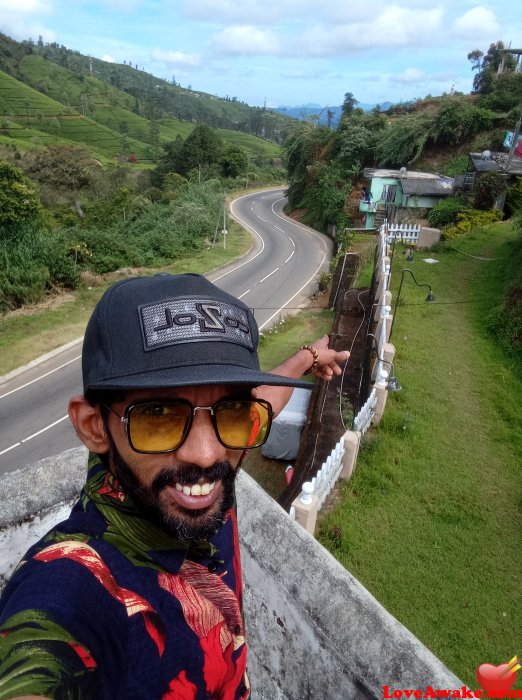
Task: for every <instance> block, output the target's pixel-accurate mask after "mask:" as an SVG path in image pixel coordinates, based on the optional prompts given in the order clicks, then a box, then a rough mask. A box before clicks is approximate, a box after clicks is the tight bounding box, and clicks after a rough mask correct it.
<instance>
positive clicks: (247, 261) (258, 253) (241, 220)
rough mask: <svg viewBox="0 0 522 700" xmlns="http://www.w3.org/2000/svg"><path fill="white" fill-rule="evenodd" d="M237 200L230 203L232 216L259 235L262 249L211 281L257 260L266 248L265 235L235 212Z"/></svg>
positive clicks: (215, 280)
mask: <svg viewBox="0 0 522 700" xmlns="http://www.w3.org/2000/svg"><path fill="white" fill-rule="evenodd" d="M243 196H244V197H250V195H247V194H246V195H243ZM238 199H243V197H238ZM237 201H238V200H237V199H236V200H234V201H233V202H232V203H231V205H230V213H231V214H232V216H233V217H234V219H235V220H236V221H237V222H238V223H239V224H241V225H242V226H244V227H245V228H246V229H247V230H248V231H250V232H251V233H252V234H253V235H254V236H257V237H258V238H259V240H260V241H261V250H259V251H258V252H257V253H256V254H255V255H254V256H252V257H251V258H248V260H245V261H244V262H242V263H240V264H239V265H236V266H235V267H233V268H232V269H230V270H227V272H224V273H223V274H222V275H219V277H214V279H213V280H211V282H217V281H218V280H220V279H222V278H223V277H226V276H227V275H230V274H231V273H232V272H235V271H236V270H239V268H240V267H243V265H248V264H249V263H251V262H252V260H255V259H256V258H257V256H258V255H261V253H262V252H263V251H264V249H265V241H264V240H263V237H262V236H261V235H260V234H259V233H258V232H257V231H256V230H255V228H252V226H250V224H247V222H246V221H243V219H241V218H240V217H239V216H238V215H237V214H235V213H234V204H235V203H236V202H237Z"/></svg>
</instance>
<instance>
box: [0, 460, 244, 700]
mask: <svg viewBox="0 0 522 700" xmlns="http://www.w3.org/2000/svg"><path fill="white" fill-rule="evenodd" d="M19 695H42V696H44V697H49V698H59V699H62V698H63V699H65V698H71V699H72V698H74V699H75V700H76V699H84V698H89V699H92V700H105V699H107V700H108V699H109V698H110V699H112V700H133V699H136V700H138V699H139V700H147V699H148V698H150V699H151V700H152V699H154V700H178V699H179V700H203V698H205V699H213V700H217V699H218V698H219V699H221V700H245V699H246V698H248V697H249V689H248V680H247V676H246V644H245V637H244V626H243V620H242V613H241V569H240V561H239V542H238V536H237V524H236V516H235V512H233V511H231V512H230V513H229V514H228V517H227V519H226V521H225V523H224V525H223V527H222V528H221V529H220V531H219V532H218V533H217V534H216V535H215V536H214V537H213V538H212V540H211V541H210V542H205V543H198V544H197V545H195V546H188V545H186V544H185V543H182V542H180V541H178V540H176V539H174V538H173V537H172V536H170V535H168V534H166V533H165V532H164V531H163V530H161V529H160V528H158V527H156V526H155V525H154V524H153V523H151V522H150V521H148V520H146V519H144V518H142V517H141V516H140V513H139V512H138V510H137V509H136V508H135V507H134V505H133V503H132V500H131V498H130V497H129V496H127V495H126V494H125V493H124V492H123V491H122V490H121V488H120V487H119V485H118V482H117V481H116V480H115V479H114V478H113V476H112V475H110V474H109V473H108V472H107V471H106V470H105V468H104V467H103V465H102V464H101V463H100V461H99V458H97V457H95V456H91V459H90V461H89V474H88V479H87V483H86V485H85V487H84V489H83V491H82V493H81V496H80V500H79V501H78V503H77V504H76V506H75V507H74V508H73V510H72V511H71V514H70V516H69V518H68V519H67V520H66V521H64V522H63V523H61V524H60V525H57V526H56V527H55V528H54V529H53V530H52V531H51V532H50V533H48V534H47V535H46V536H45V537H44V538H43V539H42V540H40V542H38V543H37V544H36V545H34V546H33V547H32V548H31V549H30V550H29V551H28V552H27V554H26V556H25V558H24V559H23V560H22V562H21V563H20V564H19V565H18V567H17V569H16V571H15V573H14V574H13V576H12V578H11V580H10V581H9V583H8V584H7V586H6V588H5V590H4V592H3V595H2V598H1V600H0V698H1V699H3V698H12V697H16V696H19Z"/></svg>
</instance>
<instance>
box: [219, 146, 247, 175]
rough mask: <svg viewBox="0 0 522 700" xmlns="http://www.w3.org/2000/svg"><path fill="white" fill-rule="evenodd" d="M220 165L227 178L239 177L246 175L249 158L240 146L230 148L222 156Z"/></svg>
mask: <svg viewBox="0 0 522 700" xmlns="http://www.w3.org/2000/svg"><path fill="white" fill-rule="evenodd" d="M219 165H220V168H221V172H222V173H223V175H224V176H225V177H238V176H239V175H244V174H245V172H246V169H247V167H248V157H247V154H246V153H245V151H244V150H243V149H242V148H240V147H239V146H229V147H228V148H226V149H225V152H224V153H223V155H222V156H221V158H220V160H219Z"/></svg>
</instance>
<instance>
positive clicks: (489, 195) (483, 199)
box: [473, 172, 507, 209]
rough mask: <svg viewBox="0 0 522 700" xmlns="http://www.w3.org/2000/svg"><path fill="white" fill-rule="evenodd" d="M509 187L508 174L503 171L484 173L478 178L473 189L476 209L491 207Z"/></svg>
mask: <svg viewBox="0 0 522 700" xmlns="http://www.w3.org/2000/svg"><path fill="white" fill-rule="evenodd" d="M506 189H507V180H506V176H505V175H504V174H502V173H498V172H492V173H484V174H483V175H481V176H480V178H478V180H477V182H476V184H475V187H474V189H473V194H474V197H473V203H474V205H475V208H476V209H491V208H492V207H493V206H494V204H495V202H496V201H497V199H498V198H499V197H500V195H501V194H503V193H504V192H505V191H506Z"/></svg>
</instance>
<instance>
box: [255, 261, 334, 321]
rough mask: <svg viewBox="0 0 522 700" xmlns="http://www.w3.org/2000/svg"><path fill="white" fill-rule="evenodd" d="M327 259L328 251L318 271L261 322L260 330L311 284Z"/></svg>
mask: <svg viewBox="0 0 522 700" xmlns="http://www.w3.org/2000/svg"><path fill="white" fill-rule="evenodd" d="M325 259H326V252H325V253H324V255H323V259H322V260H321V262H320V263H319V266H318V267H317V269H316V271H315V272H314V273H313V275H312V276H311V277H309V278H308V280H307V281H306V282H305V283H304V284H303V286H302V287H301V289H298V290H297V292H296V293H295V294H294V295H293V296H292V297H290V299H288V301H286V302H285V303H284V304H283V306H281V307H280V308H279V309H278V310H277V311H276V312H275V313H273V314H272V315H271V316H270V318H269V319H268V320H266V321H265V322H264V323H263V324H261V325H260V326H259V330H260V331H261V330H263V328H264V327H265V326H266V325H268V324H269V323H270V321H271V320H272V319H273V318H275V317H276V316H277V314H279V313H280V312H281V311H282V310H283V309H284V308H285V306H288V304H289V303H290V302H291V301H293V300H294V299H295V298H296V296H297V295H298V294H300V293H301V292H302V291H303V289H304V288H305V287H306V285H307V284H310V282H311V281H312V280H313V279H314V277H315V276H316V274H317V273H318V272H319V270H320V269H321V267H322V265H323V263H324V261H325Z"/></svg>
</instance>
